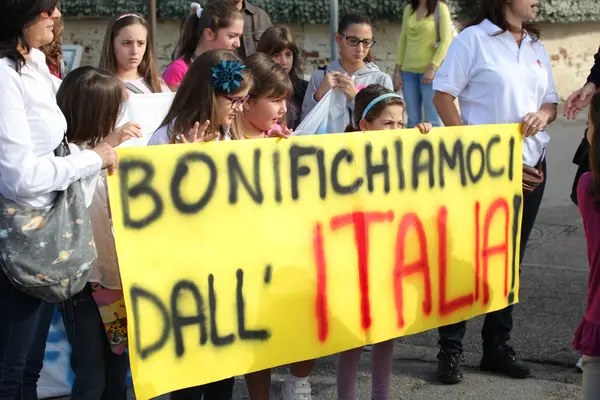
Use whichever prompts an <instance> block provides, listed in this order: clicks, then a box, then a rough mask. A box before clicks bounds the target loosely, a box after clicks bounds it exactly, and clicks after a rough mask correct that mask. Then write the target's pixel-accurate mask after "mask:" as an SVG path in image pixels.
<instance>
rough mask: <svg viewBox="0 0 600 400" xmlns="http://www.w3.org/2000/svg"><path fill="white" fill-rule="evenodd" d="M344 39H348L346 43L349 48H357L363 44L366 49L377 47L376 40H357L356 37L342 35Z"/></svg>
mask: <svg viewBox="0 0 600 400" xmlns="http://www.w3.org/2000/svg"><path fill="white" fill-rule="evenodd" d="M342 37H343V38H344V39H346V43H348V46H352V47H356V46H358V45H359V44H361V43H362V45H363V47H364V48H366V49H370V48H371V47H373V46H375V43H377V42H376V41H375V39H360V38H357V37H356V36H346V35H342Z"/></svg>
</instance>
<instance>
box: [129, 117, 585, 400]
mask: <svg viewBox="0 0 600 400" xmlns="http://www.w3.org/2000/svg"><path fill="white" fill-rule="evenodd" d="M560 115H561V116H560V117H559V118H558V120H557V121H556V122H555V123H554V124H552V125H551V127H550V128H549V129H548V131H549V133H550V135H551V136H552V141H551V143H550V146H549V148H548V153H547V160H548V174H547V179H548V182H547V186H546V192H545V195H544V200H543V203H542V206H541V209H540V212H539V214H538V218H537V221H536V225H535V228H534V231H533V233H532V235H531V238H530V241H529V245H528V248H527V254H526V257H525V260H524V263H523V266H522V275H521V292H520V303H519V304H518V305H517V306H516V307H515V311H514V330H513V335H512V339H511V344H512V346H513V347H514V348H515V350H516V351H517V353H518V355H519V357H520V358H522V359H523V360H525V361H527V362H528V363H529V364H530V365H531V368H532V370H533V376H532V377H531V378H529V379H526V380H512V379H509V378H504V377H500V376H494V375H490V374H487V373H483V372H481V371H479V369H478V368H477V367H478V364H479V357H480V356H481V353H480V348H481V337H480V332H481V326H482V324H483V317H478V318H475V319H474V320H472V321H470V322H469V327H468V332H467V335H466V337H465V342H464V348H465V357H466V363H465V372H464V380H463V382H462V383H461V384H459V385H453V386H445V385H441V384H439V383H437V381H436V375H435V372H436V367H437V366H436V354H437V350H438V349H437V331H435V330H434V331H429V332H425V333H421V334H418V335H413V336H409V337H404V338H400V339H398V340H397V341H396V345H395V349H394V364H393V374H392V379H391V393H390V399H391V400H400V399H411V400H421V399H423V400H425V399H427V400H437V399H444V400H454V399H457V400H458V399H460V400H470V399H473V400H481V399H486V400H494V399H499V400H500V399H502V400H505V399H512V400H520V399H523V400H525V399H527V400H532V399H545V400H553V399H557V400H558V399H560V400H565V399H580V398H582V394H581V381H582V375H581V374H580V373H578V372H577V371H576V369H575V363H576V361H577V359H578V358H579V355H578V354H577V352H575V351H574V350H573V348H572V345H571V342H572V338H573V333H574V331H575V329H576V328H577V326H578V324H579V321H580V319H581V316H582V314H583V311H584V308H585V297H586V294H587V278H588V264H587V258H586V248H585V238H584V234H583V226H582V223H581V218H580V216H579V212H578V210H577V207H575V205H574V204H573V203H571V200H570V199H569V195H570V192H571V184H572V182H573V177H574V174H575V171H576V167H575V165H573V164H572V162H571V160H572V156H573V154H574V152H575V149H576V148H577V146H578V145H579V142H580V140H581V137H582V135H583V131H584V129H585V123H586V118H587V116H586V115H587V114H586V113H585V112H584V113H583V114H582V115H580V116H579V117H578V119H577V120H575V121H566V120H565V119H564V118H563V117H562V111H561V114H560ZM369 354H370V353H363V357H362V360H361V364H360V366H359V375H358V380H357V399H360V400H363V399H369V398H370V389H371V379H370V356H369ZM285 373H286V371H285V369H284V368H277V369H275V370H274V373H273V385H272V387H273V391H272V394H273V395H272V398H273V399H279V398H280V395H279V393H280V390H281V389H280V388H281V380H282V379H283V376H284V374H285ZM310 382H311V384H312V387H313V399H315V400H334V399H336V398H337V397H336V379H335V357H334V356H331V357H326V358H323V359H320V360H319V361H318V362H317V365H316V367H315V370H314V371H313V374H312V376H311V378H310ZM131 398H132V399H133V398H134V396H133V394H131ZM166 398H167V396H163V397H161V399H166ZM234 399H236V400H242V399H249V397H248V395H247V392H246V389H245V385H244V383H243V380H242V379H238V380H236V387H235V393H234Z"/></svg>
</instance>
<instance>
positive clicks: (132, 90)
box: [125, 81, 148, 94]
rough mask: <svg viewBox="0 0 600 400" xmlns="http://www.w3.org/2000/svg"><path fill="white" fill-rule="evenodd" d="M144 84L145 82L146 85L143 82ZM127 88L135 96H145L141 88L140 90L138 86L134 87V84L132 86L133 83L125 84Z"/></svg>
mask: <svg viewBox="0 0 600 400" xmlns="http://www.w3.org/2000/svg"><path fill="white" fill-rule="evenodd" d="M143 82H144V84H146V82H145V81H143ZM146 86H148V85H147V84H146ZM125 87H126V88H127V90H129V91H131V92H133V93H134V94H144V92H142V91H141V90H140V88H138V87H137V86H135V85H133V84H132V83H130V82H126V83H125Z"/></svg>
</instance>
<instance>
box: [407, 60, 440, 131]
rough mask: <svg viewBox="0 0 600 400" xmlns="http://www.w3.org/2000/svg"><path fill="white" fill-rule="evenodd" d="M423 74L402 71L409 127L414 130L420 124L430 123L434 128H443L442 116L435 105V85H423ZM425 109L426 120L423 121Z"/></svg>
mask: <svg viewBox="0 0 600 400" xmlns="http://www.w3.org/2000/svg"><path fill="white" fill-rule="evenodd" d="M421 79H423V74H415V73H413V72H405V71H402V80H403V81H404V85H403V86H402V94H403V96H404V101H405V102H406V114H407V115H408V127H409V128H414V127H415V126H416V125H417V124H418V123H419V122H430V123H431V125H433V126H434V127H439V126H442V121H441V120H440V116H439V115H438V113H437V110H436V109H435V106H434V105H433V93H434V91H433V85H432V84H431V83H430V84H428V85H426V84H423V83H421ZM423 109H425V119H423Z"/></svg>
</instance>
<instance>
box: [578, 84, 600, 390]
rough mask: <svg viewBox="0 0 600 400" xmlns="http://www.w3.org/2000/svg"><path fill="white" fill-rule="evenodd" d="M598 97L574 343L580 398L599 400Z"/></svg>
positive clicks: (582, 194)
mask: <svg viewBox="0 0 600 400" xmlns="http://www.w3.org/2000/svg"><path fill="white" fill-rule="evenodd" d="M599 135H600V93H599V92H597V93H596V94H595V95H594V97H593V98H592V101H591V104H590V116H589V119H588V131H587V139H588V141H589V142H590V170H591V172H586V173H585V174H583V175H582V176H581V179H580V180H579V183H578V186H577V200H578V205H579V211H580V212H581V218H582V219H583V227H584V229H585V241H586V244H587V252H588V262H589V264H590V279H589V282H588V296H587V307H586V310H585V314H584V316H583V319H582V320H581V323H580V324H579V328H577V332H575V338H574V340H573V346H574V347H575V349H577V350H579V351H580V352H581V354H583V358H582V369H583V398H584V400H591V399H599V398H600V137H599Z"/></svg>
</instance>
